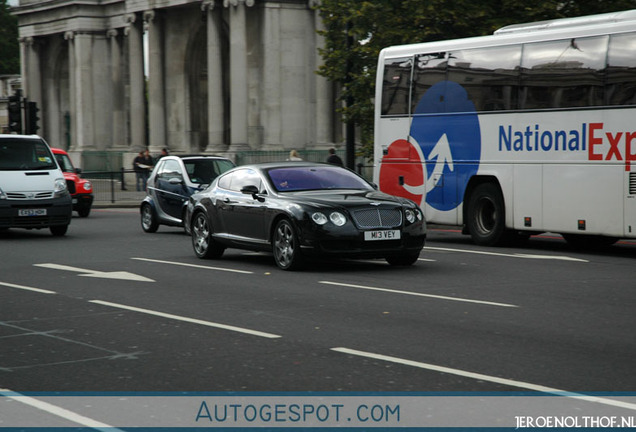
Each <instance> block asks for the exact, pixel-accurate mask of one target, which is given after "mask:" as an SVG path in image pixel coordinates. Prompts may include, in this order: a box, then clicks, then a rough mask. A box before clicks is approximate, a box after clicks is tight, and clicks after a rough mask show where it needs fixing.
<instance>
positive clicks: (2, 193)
mask: <svg viewBox="0 0 636 432" xmlns="http://www.w3.org/2000/svg"><path fill="white" fill-rule="evenodd" d="M0 199H7V195H6V194H5V193H4V192H2V189H0Z"/></svg>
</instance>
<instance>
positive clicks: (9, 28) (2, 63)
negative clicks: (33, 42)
mask: <svg viewBox="0 0 636 432" xmlns="http://www.w3.org/2000/svg"><path fill="white" fill-rule="evenodd" d="M0 53H2V54H1V55H0V74H19V73H20V46H19V44H18V19H17V17H15V16H13V15H11V13H9V5H8V3H7V0H0Z"/></svg>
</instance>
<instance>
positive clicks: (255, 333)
mask: <svg viewBox="0 0 636 432" xmlns="http://www.w3.org/2000/svg"><path fill="white" fill-rule="evenodd" d="M89 303H95V304H99V305H103V306H110V307H114V308H118V309H125V310H129V311H133V312H139V313H144V314H147V315H154V316H158V317H162V318H168V319H173V320H177V321H183V322H188V323H192V324H199V325H204V326H207V327H216V328H220V329H223V330H230V331H234V332H239V333H245V334H249V335H252V336H260V337H264V338H270V339H276V338H279V337H282V336H280V335H275V334H272V333H265V332H261V331H257V330H250V329H246V328H242V327H235V326H231V325H227V324H220V323H215V322H211V321H203V320H200V319H196V318H188V317H182V316H179V315H173V314H168V313H164V312H158V311H153V310H150V309H142V308H138V307H134V306H127V305H123V304H119V303H111V302H107V301H102V300H89Z"/></svg>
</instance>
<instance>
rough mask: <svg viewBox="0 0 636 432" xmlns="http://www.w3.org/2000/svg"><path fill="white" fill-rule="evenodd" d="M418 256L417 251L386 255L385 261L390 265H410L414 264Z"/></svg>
mask: <svg viewBox="0 0 636 432" xmlns="http://www.w3.org/2000/svg"><path fill="white" fill-rule="evenodd" d="M419 257H420V254H419V252H418V253H405V254H400V255H391V256H388V257H386V262H388V263H389V264H391V265H392V266H410V265H413V264H415V263H416V262H417V260H418V258H419Z"/></svg>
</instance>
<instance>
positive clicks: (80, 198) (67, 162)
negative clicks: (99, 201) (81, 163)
mask: <svg viewBox="0 0 636 432" xmlns="http://www.w3.org/2000/svg"><path fill="white" fill-rule="evenodd" d="M51 150H53V154H54V155H55V159H56V160H57V164H58V165H59V166H60V169H61V170H62V172H63V173H64V178H65V179H66V185H67V187H68V190H69V192H70V193H71V197H72V198H73V210H75V211H76V212H77V213H78V214H79V215H80V216H81V217H86V216H88V215H89V214H90V212H91V206H92V205H93V185H92V184H91V182H90V181H88V180H86V179H83V178H81V177H80V176H79V174H80V173H81V171H82V170H81V169H79V168H75V167H74V166H73V162H71V158H70V157H69V155H68V153H66V152H65V151H64V150H62V149H58V148H52V149H51Z"/></svg>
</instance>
